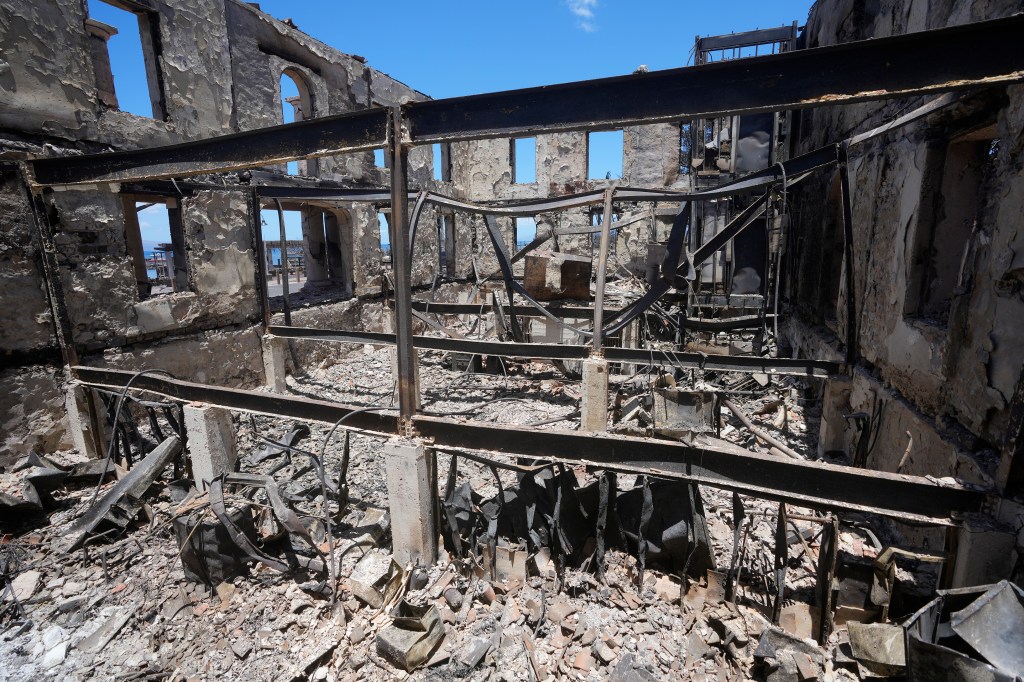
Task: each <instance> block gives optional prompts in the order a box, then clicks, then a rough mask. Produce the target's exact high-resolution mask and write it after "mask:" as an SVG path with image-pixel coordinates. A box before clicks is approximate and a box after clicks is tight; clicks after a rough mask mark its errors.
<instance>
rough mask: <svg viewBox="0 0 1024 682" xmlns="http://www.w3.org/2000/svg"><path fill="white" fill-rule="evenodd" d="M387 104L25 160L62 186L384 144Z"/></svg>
mask: <svg viewBox="0 0 1024 682" xmlns="http://www.w3.org/2000/svg"><path fill="white" fill-rule="evenodd" d="M387 121H388V112H387V110H386V109H367V110H366V111H359V112H356V113H351V114H340V115H338V116H324V117H322V118H311V119H308V120H305V121H298V122H296V123H287V124H285V125H279V126H270V127H267V128H257V129H256V130H249V131H246V132H244V133H234V134H232V135H221V136H218V137H212V138H209V139H206V140H196V141H194V142H185V143H183V144H174V145H168V146H163V147H153V148H150V149H134V150H131V151H120V152H109V153H105V154H87V155H82V156H62V157H51V158H45V159H36V160H34V161H30V162H29V165H30V166H31V168H32V173H33V176H34V177H33V182H35V183H36V184H39V185H65V184H77V183H90V182H131V181H137V180H148V179H157V178H172V177H173V178H180V177H187V176H190V175H203V174H205V173H215V172H220V171H229V170H240V169H244V168H257V167H259V166H268V165H271V164H276V163H285V162H287V161H294V160H296V159H306V158H315V157H318V156H327V155H330V154H342V153H349V152H358V151H367V150H370V149H374V148H378V147H383V146H384V144H385V138H386V131H387Z"/></svg>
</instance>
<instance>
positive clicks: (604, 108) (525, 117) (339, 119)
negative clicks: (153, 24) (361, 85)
mask: <svg viewBox="0 0 1024 682" xmlns="http://www.w3.org/2000/svg"><path fill="white" fill-rule="evenodd" d="M1021 35H1024V14H1017V15H1014V16H1011V17H1007V18H1004V19H995V20H991V21H984V22H978V23H974V24H964V25H961V26H954V27H951V28H944V29H939V30H935V31H922V32H920V33H910V34H906V35H900V36H891V37H886V38H877V39H872V40H862V41H857V42H852V43H844V44H841V45H832V46H828V47H819V48H813V49H808V50H796V51H793V52H785V53H782V54H776V55H766V56H763V57H750V58H747V59H740V60H730V61H722V62H715V63H712V64H702V65H699V66H692V67H687V68H682V69H669V70H665V71H654V72H651V73H645V74H632V75H629V76H619V77H616V78H604V79H599V80H590V81H579V82H575V83H563V84H560V85H550V86H544V87H539V88H528V89H523V90H509V91H505V92H495V93H489V94H483V95H474V96H470V97H456V98H449V99H440V100H431V101H425V102H410V103H409V104H406V105H404V106H403V111H404V115H405V116H406V117H407V120H408V122H409V126H408V128H409V130H408V131H407V132H406V136H407V139H406V141H407V142H411V143H412V144H414V145H420V144H430V143H433V142H442V141H452V140H472V139H483V138H488V137H511V136H514V135H524V134H542V133H554V132H560V131H570V130H600V129H608V128H616V127H620V126H624V125H638V124H643V123H655V122H658V121H679V120H687V119H693V118H701V117H709V116H722V115H727V114H742V113H751V112H758V111H779V110H784V109H803V108H809V107H820V106H830V105H834V104H836V103H843V102H861V101H869V100H884V99H891V98H894V97H903V96H907V95H915V94H923V93H927V92H945V91H950V90H958V89H963V88H969V87H974V86H979V85H990V84H995V83H1007V82H1013V81H1020V80H1024V50H1021V49H1020V36H1021ZM387 120H388V112H387V110H386V109H383V108H376V109H368V110H365V111H360V112H355V113H350V114H342V115H339V116H327V117H323V118H312V119H309V120H306V121H300V122H298V123H289V124H286V125H282V126H273V127H269V128H261V129H258V130H251V131H247V132H244V133H235V134H232V135H224V136H221V137H216V138H211V139H207V140H199V141H195V142H186V143H184V144H178V145H171V146H166V147H157V148H153V149H138V150H132V151H121V152H111V153H106V154H90V155H84V156H73V157H60V158H45V159H37V160H35V161H32V162H30V165H31V166H32V168H33V172H34V182H35V183H37V184H39V185H62V184H75V183H90V182H121V181H126V182H127V181H133V180H143V179H154V178H167V177H183V176H188V175H197V174H203V173H212V172H217V171H225V170H237V169H243V168H256V167H260V166H266V165H269V164H275V163H284V162H286V161H293V160H296V159H303V158H314V157H317V156H324V155H329V154H340V153H348V152H355V151H364V150H368V149H373V148H377V147H383V146H384V144H385V136H386V130H387Z"/></svg>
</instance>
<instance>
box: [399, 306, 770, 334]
mask: <svg viewBox="0 0 1024 682" xmlns="http://www.w3.org/2000/svg"><path fill="white" fill-rule="evenodd" d="M412 309H413V310H417V311H419V312H422V313H434V314H435V315H479V314H481V313H490V312H493V311H494V306H493V305H491V304H490V303H431V302H430V301H413V302H412ZM544 309H545V310H547V311H548V312H549V313H551V314H552V315H554V316H555V317H558V318H561V319H563V320H592V319H594V309H593V308H583V307H580V306H561V305H547V306H544ZM502 310H503V311H504V313H505V314H506V315H517V316H519V317H544V315H542V314H541V313H540V311H538V310H537V309H536V308H531V307H530V306H524V305H517V306H515V308H512V309H509V307H508V305H507V304H506V305H503V306H502ZM618 312H619V311H618V309H614V308H605V315H610V314H614V313H618ZM774 321H775V315H773V314H771V313H768V314H766V315H763V316H762V315H742V316H738V317H721V318H686V319H684V320H682V321H681V326H682V327H683V328H684V329H692V330H694V331H713V332H723V331H734V330H737V329H757V328H759V327H761V326H763V325H765V324H767V325H771V324H772V322H774Z"/></svg>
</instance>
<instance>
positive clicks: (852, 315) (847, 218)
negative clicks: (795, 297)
mask: <svg viewBox="0 0 1024 682" xmlns="http://www.w3.org/2000/svg"><path fill="white" fill-rule="evenodd" d="M848 145H849V142H847V141H846V140H844V141H843V142H841V143H840V144H839V145H838V147H837V149H836V157H837V158H836V160H837V161H838V162H839V182H840V187H841V188H842V191H843V245H844V246H845V251H846V364H848V365H853V364H856V362H857V357H858V355H859V353H858V350H857V298H856V295H855V294H854V291H853V290H854V286H855V285H856V279H855V278H854V276H853V205H852V204H851V203H850V202H851V199H852V198H851V197H850V171H849V159H848V157H847V146H848Z"/></svg>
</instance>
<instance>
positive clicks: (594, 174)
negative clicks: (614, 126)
mask: <svg viewBox="0 0 1024 682" xmlns="http://www.w3.org/2000/svg"><path fill="white" fill-rule="evenodd" d="M587 178H589V179H590V180H621V179H622V131H621V130H611V131H607V132H598V133H587Z"/></svg>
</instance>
